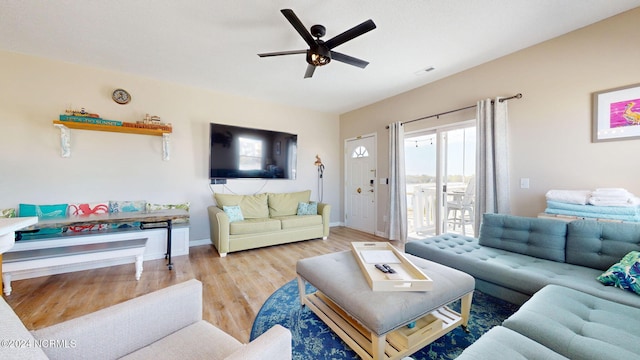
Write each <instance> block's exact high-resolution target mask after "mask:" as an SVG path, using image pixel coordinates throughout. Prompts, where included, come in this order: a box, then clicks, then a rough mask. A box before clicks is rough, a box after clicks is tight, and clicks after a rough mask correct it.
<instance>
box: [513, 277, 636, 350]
mask: <svg viewBox="0 0 640 360" xmlns="http://www.w3.org/2000/svg"><path fill="white" fill-rule="evenodd" d="M502 325H503V326H505V327H507V328H509V329H511V330H514V331H517V332H519V333H520V334H522V335H524V336H526V337H528V338H530V339H532V340H534V341H536V342H538V343H540V344H542V345H544V346H546V347H547V348H549V349H551V350H553V351H555V352H557V353H559V354H562V355H564V356H566V357H568V358H571V359H593V360H603V359H640V308H636V307H632V306H627V305H622V304H619V303H616V302H613V301H609V300H604V299H602V298H599V297H595V296H593V295H589V294H586V293H583V292H580V291H577V290H573V289H569V288H566V287H562V286H557V285H547V286H545V287H544V288H543V289H542V290H540V291H538V292H537V293H536V294H534V295H533V297H531V299H530V300H529V301H527V302H526V303H525V304H524V305H522V307H521V308H520V310H518V311H517V312H516V313H515V314H513V315H512V316H511V317H509V318H508V319H507V320H505V321H504V323H503V324H502Z"/></svg>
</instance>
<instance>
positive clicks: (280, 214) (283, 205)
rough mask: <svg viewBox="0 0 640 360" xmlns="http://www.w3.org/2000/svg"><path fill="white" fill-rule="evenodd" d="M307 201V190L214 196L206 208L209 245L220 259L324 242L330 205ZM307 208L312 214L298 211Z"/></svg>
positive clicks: (327, 234)
mask: <svg viewBox="0 0 640 360" xmlns="http://www.w3.org/2000/svg"><path fill="white" fill-rule="evenodd" d="M310 197H311V191H310V190H306V191H298V192H290V193H261V194H253V195H234V194H219V193H216V194H214V199H215V201H216V205H212V206H209V208H208V212H209V227H210V235H211V242H212V243H213V246H214V247H215V248H216V250H217V251H218V253H219V254H220V256H221V257H224V256H226V255H227V253H229V252H234V251H241V250H248V249H254V248H259V247H264V246H271V245H278V244H285V243H290V242H294V241H301V240H309V239H318V238H322V239H325V240H326V239H327V237H328V236H329V221H330V216H331V205H329V204H324V203H312V202H311V201H310ZM309 205H312V206H311V208H313V206H315V207H316V211H315V212H314V213H308V212H304V211H301V210H303V209H304V210H309V209H311V208H309V207H308V206H309ZM225 208H226V210H227V211H226V212H225ZM234 211H235V213H234ZM238 213H239V214H241V215H239V214H238ZM229 215H232V216H231V217H230V216H229ZM233 217H235V219H234V218H233Z"/></svg>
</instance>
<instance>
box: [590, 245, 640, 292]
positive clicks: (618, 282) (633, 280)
mask: <svg viewBox="0 0 640 360" xmlns="http://www.w3.org/2000/svg"><path fill="white" fill-rule="evenodd" d="M597 279H598V281H600V282H602V283H603V284H605V285H609V286H615V287H619V288H621V289H624V290H629V291H633V292H634V293H636V294H638V295H640V251H632V252H630V253H628V254H627V255H625V256H624V257H623V258H622V260H620V262H618V263H615V264H613V265H612V266H611V267H610V268H609V269H608V270H607V271H605V272H604V273H602V275H600V276H598V277H597Z"/></svg>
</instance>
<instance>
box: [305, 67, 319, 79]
mask: <svg viewBox="0 0 640 360" xmlns="http://www.w3.org/2000/svg"><path fill="white" fill-rule="evenodd" d="M314 71H316V67H315V66H313V65H311V64H309V65H307V71H305V73H304V78H305V79H306V78H310V77H312V76H313V72H314Z"/></svg>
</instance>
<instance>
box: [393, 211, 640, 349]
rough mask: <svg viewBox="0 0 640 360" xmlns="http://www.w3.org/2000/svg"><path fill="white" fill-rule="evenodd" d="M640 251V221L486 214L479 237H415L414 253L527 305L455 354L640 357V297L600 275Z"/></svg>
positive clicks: (408, 246)
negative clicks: (604, 283)
mask: <svg viewBox="0 0 640 360" xmlns="http://www.w3.org/2000/svg"><path fill="white" fill-rule="evenodd" d="M637 250H640V224H632V223H608V222H597V221H591V220H577V221H572V222H570V223H566V222H564V221H559V220H551V219H538V218H525V217H517V216H510V215H501V214H485V215H484V217H483V222H482V225H481V229H480V236H479V238H478V239H476V238H472V237H468V236H461V235H456V234H443V235H439V236H435V237H432V238H428V239H421V240H415V241H410V242H408V243H407V244H406V245H405V251H406V252H407V253H409V254H413V255H416V256H420V257H423V258H426V259H428V260H432V261H435V262H438V263H441V264H444V265H447V266H450V267H453V268H456V269H459V270H462V271H464V272H466V273H468V274H470V275H473V276H474V277H475V278H476V288H477V289H478V290H480V291H483V292H485V293H489V294H492V295H494V296H497V297H499V298H502V299H505V300H508V301H511V302H514V303H518V304H523V303H524V304H523V305H522V306H521V307H520V309H519V310H518V311H517V312H516V313H515V314H513V315H512V316H511V317H509V318H508V319H507V320H505V321H504V322H503V323H502V326H497V327H494V328H493V329H491V330H490V331H489V332H487V333H486V334H484V335H482V336H481V337H480V339H478V340H477V341H476V342H475V343H473V344H472V345H471V346H470V347H468V348H467V349H465V351H464V352H463V353H462V354H461V355H460V356H459V357H458V358H457V359H460V360H463V359H464V360H467V359H474V360H483V359H486V360H493V359H593V360H602V359H638V358H640V296H639V295H636V294H635V293H633V292H631V291H626V290H622V289H619V288H616V287H612V286H605V285H603V284H601V283H600V282H599V281H597V280H596V277H598V276H599V275H600V274H602V273H603V272H604V271H605V270H607V269H608V268H609V267H610V266H611V265H613V264H614V263H616V262H618V261H620V259H622V258H623V257H624V256H625V255H626V254H627V253H629V252H630V251H637Z"/></svg>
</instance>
